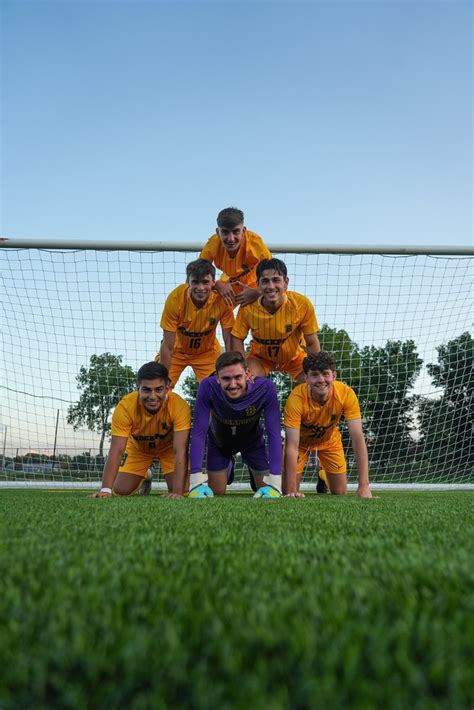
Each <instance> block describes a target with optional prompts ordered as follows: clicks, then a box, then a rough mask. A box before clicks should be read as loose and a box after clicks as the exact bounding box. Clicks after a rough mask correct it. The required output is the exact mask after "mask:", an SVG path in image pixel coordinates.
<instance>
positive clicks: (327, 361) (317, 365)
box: [303, 350, 336, 375]
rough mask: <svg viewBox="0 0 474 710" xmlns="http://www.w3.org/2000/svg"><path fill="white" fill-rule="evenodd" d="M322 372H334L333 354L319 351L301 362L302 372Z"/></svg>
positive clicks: (334, 360) (334, 359)
mask: <svg viewBox="0 0 474 710" xmlns="http://www.w3.org/2000/svg"><path fill="white" fill-rule="evenodd" d="M324 370H332V371H333V372H335V370H336V358H335V356H334V355H333V353H329V352H327V350H321V351H320V352H319V353H311V355H307V356H306V357H305V359H304V360H303V372H304V373H305V374H306V375H307V374H308V372H310V371H311V372H324Z"/></svg>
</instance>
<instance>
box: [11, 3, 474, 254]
mask: <svg viewBox="0 0 474 710" xmlns="http://www.w3.org/2000/svg"><path fill="white" fill-rule="evenodd" d="M1 40H2V42H1V44H2V57H1V59H2V73H1V107H2V108H1V118H2V133H1V149H2V182H1V221H0V231H1V234H2V235H3V236H7V237H10V238H46V239H59V240H64V241H65V242H67V241H71V240H88V241H103V240H107V241H111V242H112V241H114V240H116V241H117V240H118V241H134V240H135V241H166V242H180V241H181V242H182V241H186V242H196V243H204V241H205V240H206V239H207V237H208V236H209V235H210V234H211V233H212V232H213V230H214V226H215V217H216V215H217V212H218V211H219V210H220V209H221V208H223V207H226V206H230V205H232V206H237V207H240V208H241V209H243V210H244V212H245V215H246V225H247V227H249V228H250V229H253V230H254V231H257V232H258V233H259V234H261V235H262V236H263V237H264V238H265V240H266V242H267V243H269V244H272V245H273V244H278V245H280V244H281V245H285V244H290V243H291V244H295V243H296V244H310V245H314V244H334V245H339V244H340V245H361V244H367V245H376V246H384V245H392V244H393V245H412V246H413V245H420V246H444V245H450V246H453V245H459V246H471V245H472V206H473V205H472V187H473V186H472V162H473V153H472V4H471V2H463V1H459V2H458V1H456V0H453V1H448V0H446V1H430V0H424V1H423V2H417V1H416V0H414V1H410V2H408V1H405V0H404V1H401V2H386V1H385V0H379V1H376V0H373V1H367V2H358V1H351V2H347V1H345V0H336V1H335V2H316V1H315V2H297V1H292V2H291V3H290V2H272V1H268V2H262V1H259V0H255V1H252V2H251V1H248V2H232V1H227V2H224V1H220V2H219V1H217V2H199V1H198V0H194V2H192V3H191V2H181V1H179V0H178V1H176V2H158V1H155V0H149V1H147V2H140V1H134V2H115V1H114V0H109V1H106V2H99V1H96V0H93V1H91V0H89V1H87V0H84V1H82V2H75V1H69V0H63V1H62V2H43V1H42V0H37V1H35V2H27V1H24V0H20V1H18V0H15V2H10V1H6V2H2V3H1Z"/></svg>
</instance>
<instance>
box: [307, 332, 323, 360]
mask: <svg viewBox="0 0 474 710" xmlns="http://www.w3.org/2000/svg"><path fill="white" fill-rule="evenodd" d="M304 340H305V343H306V349H307V351H308V354H310V355H311V354H312V353H319V352H320V350H321V345H320V342H319V338H318V334H317V333H308V334H307V335H305V336H304Z"/></svg>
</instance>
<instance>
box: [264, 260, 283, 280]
mask: <svg viewBox="0 0 474 710" xmlns="http://www.w3.org/2000/svg"><path fill="white" fill-rule="evenodd" d="M266 269H272V270H273V271H275V272H276V273H277V274H280V275H281V276H284V277H285V278H286V277H287V276H288V271H287V269H286V264H285V262H284V261H282V260H281V259H275V257H274V258H273V259H262V261H261V262H260V263H259V264H258V266H257V281H258V280H259V278H260V277H261V275H262V274H263V272H264V271H265V270H266Z"/></svg>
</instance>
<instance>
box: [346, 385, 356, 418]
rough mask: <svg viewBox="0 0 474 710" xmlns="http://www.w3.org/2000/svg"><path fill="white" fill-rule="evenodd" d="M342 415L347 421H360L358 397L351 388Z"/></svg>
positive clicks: (348, 390)
mask: <svg viewBox="0 0 474 710" xmlns="http://www.w3.org/2000/svg"><path fill="white" fill-rule="evenodd" d="M342 407H343V409H342V413H343V415H344V418H345V419H346V420H350V419H360V406H359V400H358V399H357V395H356V393H355V392H354V390H353V389H352V388H351V387H348V388H347V392H346V396H345V397H344V402H343V405H342Z"/></svg>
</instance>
